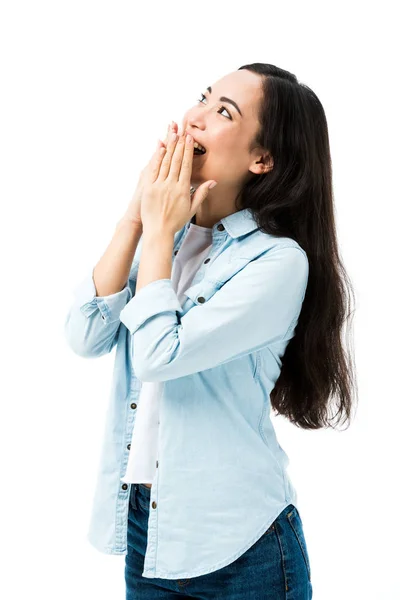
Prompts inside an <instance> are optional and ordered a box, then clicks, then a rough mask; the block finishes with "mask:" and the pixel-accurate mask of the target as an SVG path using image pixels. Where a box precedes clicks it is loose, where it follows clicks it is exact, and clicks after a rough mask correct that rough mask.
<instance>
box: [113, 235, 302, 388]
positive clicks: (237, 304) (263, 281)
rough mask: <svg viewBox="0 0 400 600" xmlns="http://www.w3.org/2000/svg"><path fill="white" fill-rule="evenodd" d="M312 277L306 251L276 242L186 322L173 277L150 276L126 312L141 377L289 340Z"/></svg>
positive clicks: (154, 377) (155, 377) (162, 376)
mask: <svg viewBox="0 0 400 600" xmlns="http://www.w3.org/2000/svg"><path fill="white" fill-rule="evenodd" d="M307 281H308V259H307V255H306V254H305V252H304V251H303V250H302V249H299V248H297V247H294V246H285V247H277V248H273V249H272V250H269V251H267V252H265V253H264V254H262V255H261V256H260V257H259V258H257V259H255V260H253V261H250V262H249V263H248V264H247V265H246V266H245V267H244V268H243V269H242V270H241V271H239V272H238V273H237V274H236V275H234V276H233V277H232V278H231V279H230V280H228V281H227V282H226V283H225V284H224V285H223V286H222V287H221V288H220V289H219V290H217V291H216V292H215V293H214V294H213V295H212V296H211V298H209V299H208V300H206V301H205V302H204V298H203V299H202V302H200V303H199V304H196V306H193V307H192V308H191V309H190V310H189V311H187V313H186V314H185V315H184V316H183V317H182V319H181V320H179V317H178V315H177V311H182V307H181V306H180V303H179V301H178V298H177V295H176V293H175V291H174V289H173V287H172V282H171V279H170V277H165V278H162V279H158V280H153V281H151V282H150V283H148V284H147V285H145V287H142V288H141V289H140V291H137V292H136V295H135V296H134V297H133V298H132V299H131V300H130V301H129V302H128V303H127V304H126V306H125V307H124V308H123V309H122V311H121V314H120V319H121V321H122V322H123V323H124V324H125V325H126V327H127V328H128V329H129V331H130V333H131V334H132V335H133V339H132V343H133V350H132V354H133V366H134V370H135V372H136V374H137V376H138V377H139V378H140V379H141V380H142V381H167V380H169V379H175V378H178V377H182V376H185V375H189V374H191V373H197V372H199V371H203V370H206V369H211V368H213V367H217V366H218V365H221V364H223V363H225V362H228V361H230V360H234V359H236V358H239V357H241V356H244V355H246V354H249V353H251V352H254V351H256V350H260V349H261V348H263V347H265V346H268V345H270V344H273V343H276V342H279V341H282V340H284V339H290V337H292V334H293V331H294V328H295V326H296V323H297V320H298V317H299V315H300V310H301V306H302V302H303V299H304V295H305V291H306V286H307ZM200 296H201V294H199V297H200Z"/></svg>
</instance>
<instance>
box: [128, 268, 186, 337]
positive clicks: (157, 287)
mask: <svg viewBox="0 0 400 600" xmlns="http://www.w3.org/2000/svg"><path fill="white" fill-rule="evenodd" d="M177 311H179V312H182V307H181V305H180V302H179V300H178V297H177V295H176V292H175V290H174V288H173V285H172V281H171V279H157V280H156V281H151V282H150V283H148V284H147V285H145V286H144V287H142V288H140V290H139V291H138V292H136V294H135V295H134V296H133V298H132V299H131V300H130V301H129V302H128V303H127V305H126V306H125V307H124V308H123V309H122V311H121V314H120V320H121V321H122V323H124V325H125V326H126V327H127V329H129V331H130V332H131V334H134V333H135V331H137V330H138V329H139V327H140V326H141V325H143V323H145V321H147V319H149V318H150V317H153V316H154V315H158V314H160V313H163V312H177Z"/></svg>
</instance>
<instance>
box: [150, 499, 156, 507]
mask: <svg viewBox="0 0 400 600" xmlns="http://www.w3.org/2000/svg"><path fill="white" fill-rule="evenodd" d="M151 506H152V508H157V502H154V500H153V502H152V503H151Z"/></svg>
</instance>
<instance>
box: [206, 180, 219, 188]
mask: <svg viewBox="0 0 400 600" xmlns="http://www.w3.org/2000/svg"><path fill="white" fill-rule="evenodd" d="M216 185H217V182H216V181H213V182H212V184H211V185H209V186H208V189H209V190H212V188H214V187H215V186H216Z"/></svg>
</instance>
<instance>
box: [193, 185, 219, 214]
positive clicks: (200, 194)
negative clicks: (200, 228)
mask: <svg viewBox="0 0 400 600" xmlns="http://www.w3.org/2000/svg"><path fill="white" fill-rule="evenodd" d="M216 185H217V182H216V181H207V182H206V183H203V184H202V185H200V186H199V187H198V188H197V190H196V192H195V194H193V196H192V205H191V208H192V213H193V214H195V213H196V210H197V209H198V207H199V206H200V204H201V203H202V202H203V201H204V200H205V199H206V198H207V196H208V192H209V190H210V189H211V188H213V187H215V186H216Z"/></svg>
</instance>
